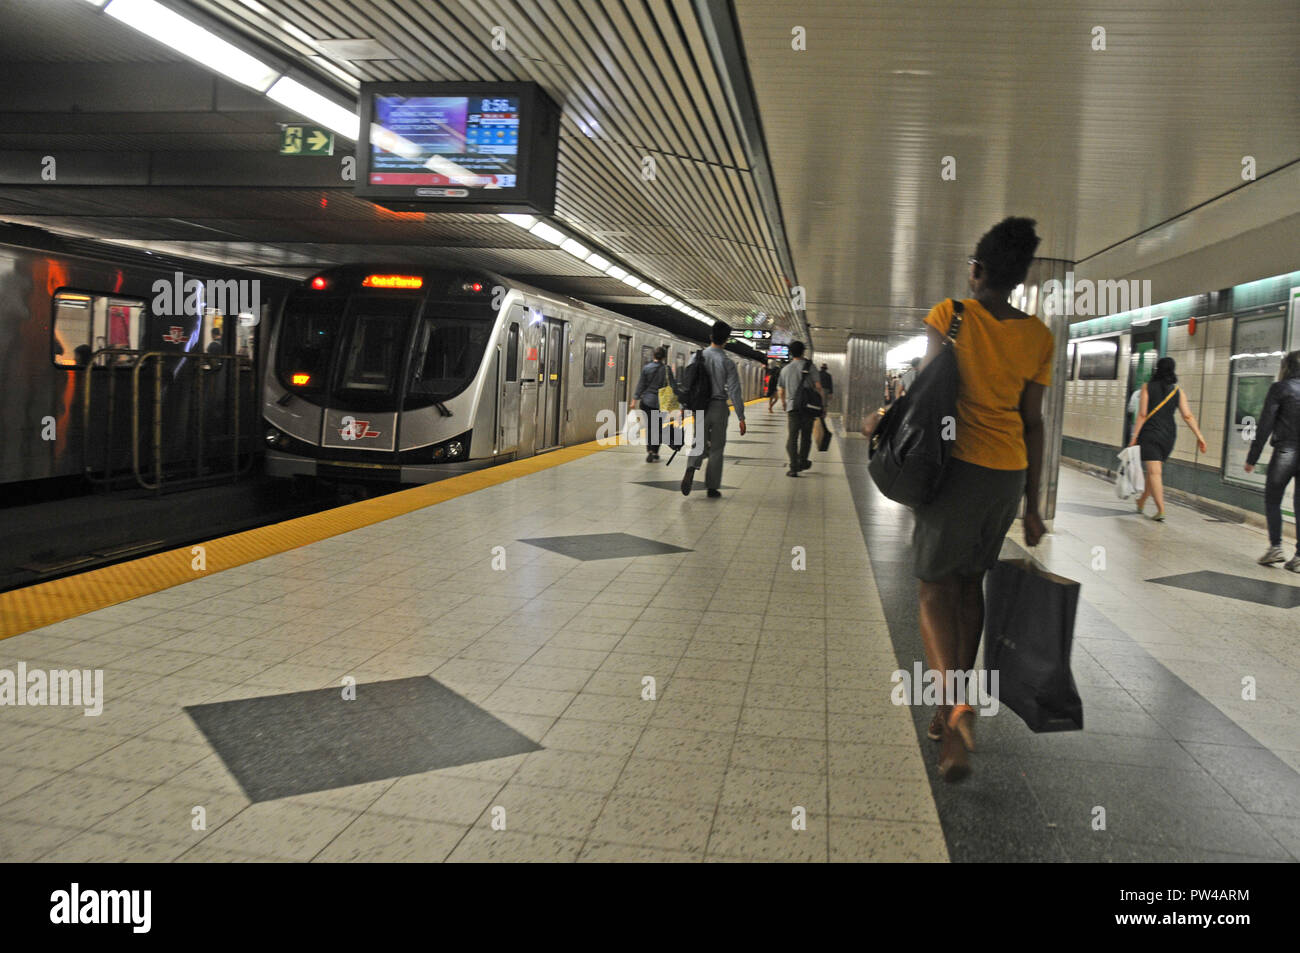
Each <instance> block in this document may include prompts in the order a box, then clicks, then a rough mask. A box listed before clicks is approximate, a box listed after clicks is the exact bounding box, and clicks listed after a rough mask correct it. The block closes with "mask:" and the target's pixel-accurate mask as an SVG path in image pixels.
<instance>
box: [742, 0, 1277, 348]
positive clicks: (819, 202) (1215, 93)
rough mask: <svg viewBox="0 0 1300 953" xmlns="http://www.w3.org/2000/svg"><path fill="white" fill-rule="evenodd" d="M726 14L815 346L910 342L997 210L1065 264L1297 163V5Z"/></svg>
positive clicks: (811, 9) (1116, 2)
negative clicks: (744, 65) (735, 32)
mask: <svg viewBox="0 0 1300 953" xmlns="http://www.w3.org/2000/svg"><path fill="white" fill-rule="evenodd" d="M735 11H736V19H737V21H738V25H739V28H740V33H741V39H742V41H743V43H744V47H745V52H746V55H747V58H748V62H749V69H750V75H751V79H752V81H753V87H754V91H755V96H756V98H757V101H758V106H759V112H760V114H761V116H762V121H763V127H764V133H765V137H766V142H767V155H768V157H769V159H770V161H771V165H772V170H773V174H774V177H775V179H776V182H777V188H778V191H779V193H780V198H781V208H782V212H783V215H784V220H785V227H786V235H787V238H788V240H789V242H790V246H791V251H792V254H793V257H794V261H795V267H796V269H797V270H798V275H799V279H800V281H801V283H802V284H803V285H804V286H805V288H806V289H807V292H808V322H809V324H810V325H812V326H813V328H814V331H813V339H814V341H815V342H816V343H817V345H818V346H819V347H826V346H834V345H836V344H838V343H839V342H841V341H843V339H844V333H845V329H852V330H856V331H869V332H875V333H887V332H898V331H902V330H909V331H914V330H915V329H916V327H917V324H918V321H919V318H920V317H923V316H924V314H925V312H926V311H927V310H928V309H929V308H930V307H931V306H932V305H933V304H934V303H935V302H937V301H939V300H941V299H942V298H943V297H945V296H948V295H952V294H959V293H961V292H963V291H965V288H966V272H967V265H966V257H967V256H968V255H970V254H971V252H972V250H973V247H974V244H975V242H976V240H977V239H978V238H979V236H980V235H981V234H982V233H983V232H984V231H985V230H987V229H988V228H989V227H990V226H991V225H993V224H994V223H996V222H997V221H998V220H1000V219H1001V218H1003V217H1005V216H1007V215H1012V214H1017V215H1028V216H1030V217H1032V218H1035V219H1037V220H1038V222H1039V233H1040V234H1041V235H1042V238H1043V241H1042V245H1041V246H1040V248H1039V254H1040V255H1041V256H1043V257H1047V258H1059V259H1066V260H1072V261H1078V260H1081V259H1085V258H1087V257H1088V256H1090V255H1094V254H1096V253H1097V252H1099V251H1101V250H1102V249H1104V248H1107V247H1108V246H1111V245H1113V244H1115V243H1117V242H1121V241H1123V240H1125V239H1128V238H1130V237H1131V236H1135V235H1137V234H1139V233H1141V232H1143V231H1144V230H1146V229H1150V228H1152V227H1153V226H1156V225H1158V224H1160V223H1162V222H1165V221H1167V220H1168V219H1170V218H1172V217H1174V216H1177V215H1180V214H1181V213H1183V212H1185V211H1187V210H1189V209H1192V208H1194V207H1195V206H1197V205H1199V204H1200V203H1203V202H1206V201H1208V200H1210V199H1212V198H1214V197H1215V196H1219V195H1221V194H1223V193H1225V192H1227V191H1228V190H1231V189H1234V188H1237V187H1240V186H1242V185H1243V184H1244V183H1243V180H1242V159H1243V157H1244V156H1248V155H1249V156H1254V157H1255V159H1256V162H1257V174H1258V176H1260V177H1263V176H1265V175H1266V174H1267V173H1268V172H1269V171H1270V170H1274V169H1278V168H1279V167H1281V166H1284V165H1286V164H1288V163H1291V162H1294V161H1296V160H1297V158H1300V55H1298V53H1297V51H1300V5H1297V3H1296V0H1146V2H1143V3H1140V4H1134V3H1131V2H1130V0H1104V2H1097V0H1089V2H1082V3H1050V2H1043V3H1033V4H1024V3H1012V2H985V3H957V2H953V0H908V2H896V3H867V2H862V0H816V2H812V3H797V2H791V0H737V2H736V3H735ZM1098 27H1101V28H1103V29H1104V30H1105V49H1104V50H1100V49H1094V44H1095V37H1097V36H1099V34H1097V33H1096V32H1095V30H1096V28H1098ZM796 28H800V29H802V31H803V34H804V38H805V40H804V44H805V49H803V50H801V51H800V50H796V49H795V48H794V45H795V44H794V41H795V40H796V39H797V37H796V35H795V30H796ZM944 156H952V157H953V158H954V160H955V163H956V179H955V180H952V181H945V180H943V179H941V177H940V171H941V165H940V163H941V162H942V160H943V157H944ZM1247 187H1250V186H1247ZM1292 210H1294V209H1292ZM1279 214H1288V213H1287V212H1286V211H1285V210H1281V209H1279ZM1214 240H1215V238H1214V237H1212V236H1207V237H1206V241H1207V242H1212V241H1214ZM1199 290H1206V289H1199ZM818 329H826V330H818Z"/></svg>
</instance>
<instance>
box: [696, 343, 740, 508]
mask: <svg viewBox="0 0 1300 953" xmlns="http://www.w3.org/2000/svg"><path fill="white" fill-rule="evenodd" d="M730 337H731V326H730V325H729V324H724V323H723V322H721V321H718V322H717V323H716V324H714V325H713V327H712V328H711V329H710V331H709V339H710V340H711V341H712V342H713V343H712V344H710V345H709V346H708V347H706V348H705V349H704V350H703V351H701V352H700V356H701V358H702V359H703V361H704V367H705V369H706V370H707V371H708V374H709V385H710V396H709V406H708V407H707V408H704V412H703V414H702V415H701V413H700V409H699V408H694V407H692V408H689V409H691V410H694V411H695V442H696V446H697V447H698V448H699V451H700V452H699V453H698V454H696V455H695V456H693V457H690V458H688V459H687V461H686V475H685V476H684V477H682V495H683V496H689V495H690V492H691V483H692V481H694V479H695V471H696V470H698V469H699V468H700V466H701V465H702V464H703V463H704V458H705V457H706V456H707V457H708V458H709V466H708V469H707V470H705V471H704V485H705V486H706V487H707V488H708V491H709V497H710V498H711V499H717V498H718V497H720V496H722V490H721V489H720V487H721V486H722V451H723V449H724V448H725V447H726V446H727V423H728V422H729V421H730V419H731V414H730V413H729V412H728V410H727V401H730V402H731V406H732V407H735V408H736V417H737V419H738V420H739V421H740V435H741V436H742V437H743V436H744V435H745V398H744V396H743V395H742V393H741V389H740V372H739V371H737V370H736V365H735V364H734V363H733V362H732V360H731V358H729V357H727V352H726V350H725V348H724V347H723V346H724V345H725V344H726V343H727V341H728V340H729V339H730ZM684 409H685V408H684ZM701 416H703V424H702V425H701V420H700V418H701ZM701 430H703V433H701Z"/></svg>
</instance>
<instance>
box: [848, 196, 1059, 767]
mask: <svg viewBox="0 0 1300 953" xmlns="http://www.w3.org/2000/svg"><path fill="white" fill-rule="evenodd" d="M1038 241H1039V238H1038V236H1037V235H1036V234H1035V233H1034V222H1033V220H1032V219H1028V218H1008V219H1005V220H1003V221H1001V222H999V223H998V224H997V225H995V226H993V228H991V229H990V230H989V231H988V232H987V233H985V235H984V236H983V237H982V238H981V239H980V240H979V244H978V245H977V246H976V248H975V255H974V257H972V258H970V259H969V265H970V274H969V283H970V290H971V292H972V293H973V294H974V297H973V298H967V299H965V300H964V301H963V302H962V305H963V319H964V320H963V322H962V324H961V326H960V331H959V333H958V335H957V340H956V342H955V344H954V345H953V347H954V348H955V356H956V358H957V368H958V372H959V376H958V383H957V422H956V439H955V441H954V443H953V447H952V460H951V463H950V467H949V470H948V473H947V475H946V477H945V478H944V481H943V484H942V486H941V488H940V490H939V495H938V496H937V497H936V498H935V499H934V500H933V501H932V502H930V503H928V504H926V505H924V506H918V507H916V509H915V527H914V529H913V532H912V558H913V574H914V575H915V576H916V577H917V578H918V579H919V580H920V583H919V589H920V593H919V595H920V618H921V641H922V642H923V644H924V645H925V657H926V661H927V663H928V665H929V667H930V669H931V670H932V671H934V672H937V673H939V674H940V675H942V676H943V677H944V679H945V682H946V681H947V676H948V673H951V672H971V671H973V670H974V668H975V658H976V655H977V654H978V652H979V643H980V635H981V633H982V631H983V628H984V573H985V572H986V571H988V570H989V569H991V568H992V567H993V566H995V565H996V564H997V561H998V555H999V553H1000V551H1001V549H1002V540H1003V538H1004V537H1005V536H1006V534H1007V530H1009V529H1010V528H1011V524H1012V523H1013V522H1015V519H1016V513H1017V512H1018V511H1019V508H1020V500H1021V498H1022V497H1023V498H1024V501H1025V517H1024V526H1025V542H1026V543H1027V544H1028V545H1030V546H1036V545H1038V541H1039V540H1040V539H1041V538H1042V536H1043V533H1044V532H1045V531H1046V529H1045V527H1044V526H1043V520H1042V517H1041V516H1040V515H1039V512H1038V489H1039V478H1040V474H1041V470H1042V460H1043V391H1044V390H1045V389H1046V388H1047V386H1048V385H1049V384H1051V382H1052V362H1053V359H1054V354H1055V344H1054V342H1053V340H1052V333H1051V332H1050V331H1049V330H1048V329H1047V326H1046V325H1044V324H1043V322H1041V321H1039V320H1038V319H1037V318H1034V317H1031V316H1030V315H1028V314H1025V313H1024V312H1023V311H1019V310H1017V309H1016V308H1013V307H1012V306H1011V305H1010V304H1008V303H1007V298H1008V297H1009V296H1010V294H1011V290H1012V289H1013V288H1015V287H1016V286H1017V285H1019V284H1021V283H1022V282H1023V281H1024V280H1025V276H1026V275H1027V274H1028V272H1029V265H1030V262H1032V261H1033V257H1034V250H1035V249H1036V248H1037V247H1038ZM953 311H954V308H953V304H952V302H951V301H944V302H942V303H940V304H938V305H936V306H935V307H934V308H933V309H931V311H930V313H929V315H928V316H927V317H926V319H925V323H926V325H927V327H926V336H927V337H928V339H929V341H928V350H927V352H926V357H925V363H924V364H922V367H924V366H926V365H928V364H929V362H930V361H932V360H934V358H935V357H936V356H937V355H938V354H939V352H940V350H941V349H942V348H944V347H946V346H947V345H946V344H945V343H944V338H945V337H946V335H947V332H948V329H949V327H950V325H951V324H952V320H953ZM883 416H884V409H883V408H882V409H880V410H878V411H877V412H876V413H875V414H874V415H872V417H871V418H869V419H868V421H867V423H866V425H864V427H863V433H864V435H866V436H867V437H868V438H869V437H870V436H871V433H872V432H873V431H874V430H875V428H876V426H877V425H878V424H879V423H880V420H881V418H882V417H883ZM955 702H956V699H955V698H945V699H943V704H941V705H940V707H939V710H938V711H937V712H936V713H935V716H934V720H933V721H931V723H930V729H929V732H928V734H929V736H930V738H932V739H934V740H936V741H942V743H943V745H942V747H941V749H940V752H939V773H940V775H941V776H942V777H943V779H944V780H945V781H957V780H960V779H961V778H963V777H965V776H966V775H967V774H968V773H969V771H970V762H969V759H968V757H967V752H969V751H972V750H974V747H975V736H974V725H975V718H974V714H975V713H974V710H973V709H972V708H971V707H970V706H969V705H965V704H960V705H959V704H955Z"/></svg>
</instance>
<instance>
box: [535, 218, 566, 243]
mask: <svg viewBox="0 0 1300 953" xmlns="http://www.w3.org/2000/svg"><path fill="white" fill-rule="evenodd" d="M528 231H529V233H530V234H532V235H536V236H537V237H538V238H540V239H542V241H546V242H550V243H551V244H552V245H562V244H564V233H563V232H561V231H560V230H559V229H557V228H552V227H551V226H549V225H547V224H546V223H545V222H538V223H537V224H536V225H534V226H533V227H532V228H530V229H529V230H528Z"/></svg>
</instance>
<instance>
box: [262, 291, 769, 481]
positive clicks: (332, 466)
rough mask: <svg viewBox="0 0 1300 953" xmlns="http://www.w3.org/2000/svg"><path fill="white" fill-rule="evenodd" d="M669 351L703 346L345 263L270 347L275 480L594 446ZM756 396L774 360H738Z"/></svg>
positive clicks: (563, 303) (266, 410) (297, 308)
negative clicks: (646, 369)
mask: <svg viewBox="0 0 1300 953" xmlns="http://www.w3.org/2000/svg"><path fill="white" fill-rule="evenodd" d="M660 345H663V346H665V347H667V348H668V351H669V359H668V360H669V363H670V365H672V366H673V368H674V369H675V370H676V371H677V372H678V373H680V371H681V369H682V368H683V367H684V366H685V363H686V361H687V360H688V359H689V357H690V355H691V354H692V353H693V352H694V351H695V350H696V349H697V348H699V347H701V346H703V345H702V344H701V343H700V342H698V341H692V340H689V339H687V338H684V337H680V336H675V335H672V334H670V333H668V332H666V331H664V330H662V329H659V328H656V327H653V326H651V325H648V324H645V323H643V322H641V321H636V320H633V319H631V318H628V317H625V316H623V315H620V314H616V313H614V312H612V311H608V310H605V309H603V308H600V307H597V306H595V305H591V304H586V303H584V302H581V301H577V300H575V299H572V298H567V297H564V296H562V295H556V294H553V293H550V292H546V291H542V290H539V289H537V288H532V287H529V286H527V285H525V284H521V283H519V282H516V281H512V280H510V279H507V278H504V277H502V276H500V275H496V274H491V273H488V272H484V271H478V270H473V269H461V270H447V269H433V268H419V267H411V266H401V267H398V268H387V267H358V266H343V267H339V268H333V269H330V270H327V271H323V272H321V273H320V274H317V275H315V276H313V277H312V278H310V279H308V280H306V281H304V282H303V283H302V284H301V285H300V286H299V287H297V288H296V289H295V290H294V291H293V293H292V294H290V295H289V297H288V298H287V299H286V301H285V303H284V307H283V309H282V311H281V314H280V316H279V319H278V322H277V326H276V328H275V329H274V332H273V334H272V335H271V339H270V341H269V345H268V347H267V352H266V362H265V365H264V371H263V374H264V378H263V397H262V412H263V418H264V426H265V428H266V432H265V440H266V449H267V452H266V472H267V473H268V474H269V475H271V476H275V477H285V478H295V477H301V478H319V479H329V480H337V481H341V482H342V481H346V482H349V483H425V482H429V481H431V480H434V479H437V478H438V477H439V476H442V475H446V474H447V473H448V472H459V471H466V470H472V469H476V468H478V467H482V466H486V465H490V464H491V463H493V462H497V461H504V460H511V459H517V458H522V457H529V456H532V455H534V454H538V453H544V452H546V451H549V450H553V449H556V448H559V447H564V446H569V445H572V444H576V443H583V442H585V441H590V440H593V439H595V438H596V437H597V436H598V429H599V428H600V425H601V423H602V421H603V420H604V421H609V420H611V419H612V416H611V415H614V414H617V415H619V418H618V421H617V424H618V426H619V427H620V428H621V427H622V426H623V421H624V420H625V415H626V413H627V409H628V407H629V406H630V405H632V403H633V401H632V396H633V390H634V388H635V387H636V382H637V377H638V375H639V374H640V370H641V367H642V366H643V365H644V364H646V363H647V362H648V361H649V360H650V359H651V354H652V352H653V350H654V349H655V348H656V347H658V346H660ZM737 366H738V369H739V371H740V378H741V383H742V387H743V390H744V395H745V398H746V399H751V398H753V397H757V396H758V395H759V393H760V389H761V383H762V376H763V364H762V362H761V361H759V360H756V359H753V358H751V357H748V356H741V357H740V358H739V359H738V360H737Z"/></svg>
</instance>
